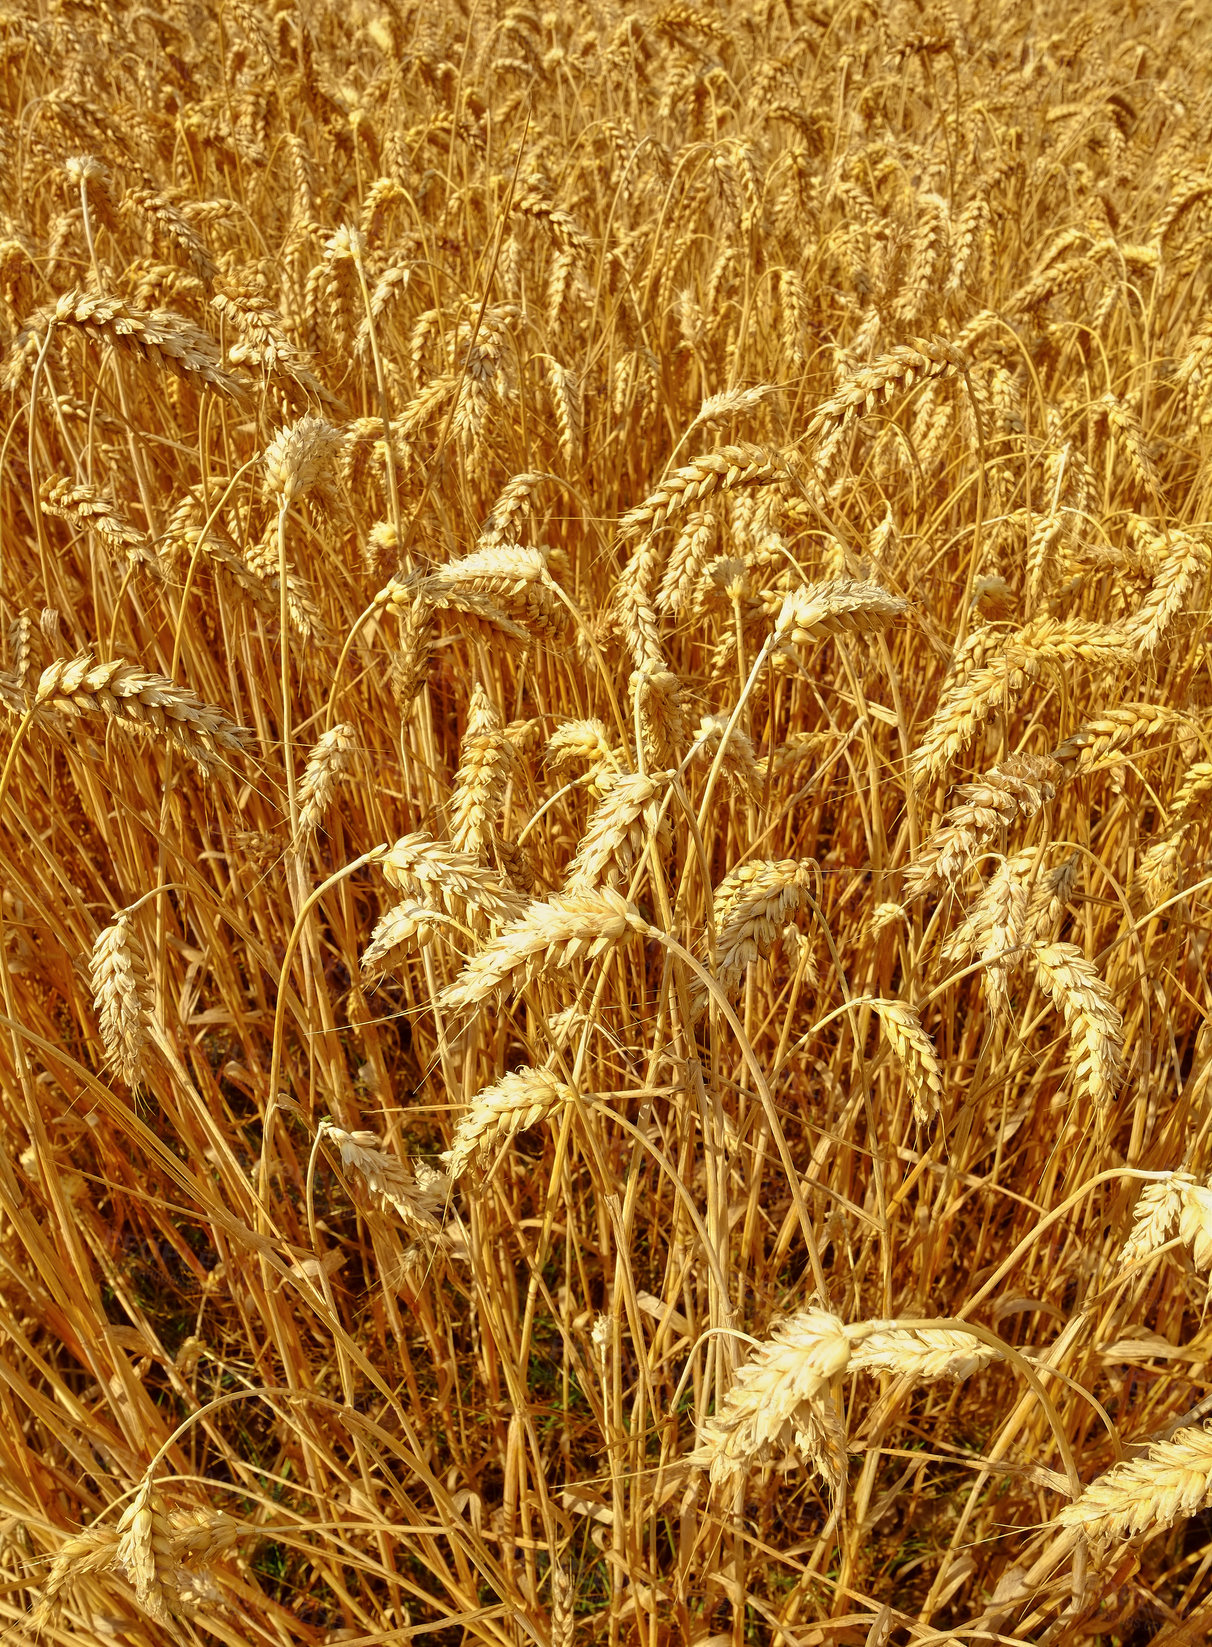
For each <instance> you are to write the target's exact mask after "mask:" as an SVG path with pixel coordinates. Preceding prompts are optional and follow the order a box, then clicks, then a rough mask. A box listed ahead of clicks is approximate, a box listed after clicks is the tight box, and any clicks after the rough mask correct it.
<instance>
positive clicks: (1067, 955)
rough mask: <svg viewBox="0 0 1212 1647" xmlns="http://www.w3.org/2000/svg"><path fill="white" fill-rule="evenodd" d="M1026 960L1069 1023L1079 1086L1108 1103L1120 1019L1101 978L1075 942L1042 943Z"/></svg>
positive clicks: (1115, 1076)
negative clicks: (1043, 944)
mask: <svg viewBox="0 0 1212 1647" xmlns="http://www.w3.org/2000/svg"><path fill="white" fill-rule="evenodd" d="M1030 959H1031V962H1032V964H1033V965H1034V967H1035V970H1036V974H1037V976H1038V978H1039V981H1040V983H1041V984H1042V985H1043V987H1044V989H1045V990H1046V992H1047V993H1048V995H1049V996H1050V997H1051V1000H1052V1003H1053V1005H1054V1006H1055V1007H1056V1009H1057V1011H1058V1012H1059V1013H1061V1015H1062V1016H1063V1018H1064V1020H1065V1023H1066V1025H1067V1027H1068V1030H1069V1036H1070V1040H1071V1041H1072V1044H1073V1052H1074V1059H1075V1062H1074V1074H1075V1076H1076V1078H1077V1082H1078V1085H1079V1087H1080V1088H1081V1090H1082V1091H1083V1092H1084V1093H1085V1094H1086V1096H1087V1097H1089V1098H1090V1099H1091V1100H1092V1101H1093V1102H1094V1103H1096V1104H1109V1103H1110V1102H1111V1099H1112V1098H1113V1097H1114V1096H1115V1089H1116V1087H1117V1086H1118V1084H1119V1080H1120V1074H1121V1069H1120V1054H1121V1048H1122V1037H1123V1019H1122V1017H1121V1016H1120V1014H1119V1012H1118V1011H1117V1009H1116V1007H1115V1003H1114V1002H1113V1001H1112V999H1111V992H1110V990H1109V989H1108V988H1107V985H1106V982H1105V981H1104V980H1103V979H1102V978H1101V977H1100V976H1099V974H1098V972H1097V970H1096V969H1095V967H1094V965H1093V963H1092V962H1091V961H1088V960H1087V959H1086V957H1085V956H1084V955H1083V954H1082V952H1081V950H1080V949H1078V948H1077V946H1076V944H1047V945H1045V946H1043V947H1042V948H1039V949H1033V950H1031V952H1030Z"/></svg>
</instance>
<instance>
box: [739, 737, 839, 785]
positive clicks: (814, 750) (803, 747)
mask: <svg viewBox="0 0 1212 1647" xmlns="http://www.w3.org/2000/svg"><path fill="white" fill-rule="evenodd" d="M831 741H832V740H831V737H830V734H828V733H820V732H792V733H789V734H788V737H787V741H786V743H781V744H779V746H778V748H777V749H772V750H771V752H770V754H769V755H759V756H758V761H757V767H758V775H759V777H760V778H761V779H762V781H763V783H764V782H765V780H766V774H767V772H770V773H772V774H773V775H774V777H776V778H782V777H785V776H786V775H787V773H788V772H794V771H795V769H796V767H798V766H803V765H804V763H805V762H806V761H810V760H813V759H815V758H816V756H818V755H819V754H821V752H822V751H823V750H824V749H827V748H828V747H829V744H830V742H831Z"/></svg>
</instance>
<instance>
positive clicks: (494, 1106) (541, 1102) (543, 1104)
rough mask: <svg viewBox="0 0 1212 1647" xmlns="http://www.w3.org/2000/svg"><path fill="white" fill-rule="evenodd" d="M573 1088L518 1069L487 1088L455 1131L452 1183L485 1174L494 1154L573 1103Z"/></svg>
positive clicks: (545, 1074)
mask: <svg viewBox="0 0 1212 1647" xmlns="http://www.w3.org/2000/svg"><path fill="white" fill-rule="evenodd" d="M572 1097H573V1094H572V1088H571V1087H569V1086H566V1085H565V1083H564V1082H563V1081H559V1080H557V1079H556V1077H555V1076H554V1075H552V1074H551V1072H550V1071H549V1070H545V1069H518V1070H514V1071H513V1072H512V1073H511V1074H509V1075H506V1076H503V1077H502V1079H501V1080H499V1081H498V1082H496V1084H495V1085H494V1086H490V1087H485V1088H484V1090H483V1091H482V1092H478V1093H477V1094H476V1096H475V1097H474V1098H473V1099H472V1101H471V1107H470V1109H469V1110H468V1111H467V1114H466V1115H464V1116H462V1117H460V1120H459V1124H458V1126H457V1127H456V1128H455V1135H454V1143H453V1145H452V1146H451V1151H450V1157H449V1162H448V1166H447V1170H448V1172H449V1174H450V1177H451V1180H452V1181H453V1180H454V1179H456V1178H461V1177H462V1176H463V1174H464V1173H465V1172H467V1171H469V1170H478V1171H484V1170H485V1169H486V1168H487V1166H488V1164H489V1160H490V1158H491V1156H492V1155H493V1153H494V1151H495V1150H496V1149H497V1148H498V1147H499V1146H501V1145H503V1144H506V1143H508V1141H509V1140H510V1139H511V1138H512V1137H513V1136H514V1135H515V1134H516V1133H519V1132H524V1131H525V1130H526V1128H527V1127H533V1126H535V1125H536V1123H537V1122H539V1121H541V1120H543V1119H544V1118H545V1117H546V1116H548V1115H553V1114H554V1113H555V1112H556V1111H557V1110H559V1109H561V1108H562V1107H563V1105H565V1104H568V1103H571V1102H572Z"/></svg>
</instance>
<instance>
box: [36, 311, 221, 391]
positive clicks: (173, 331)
mask: <svg viewBox="0 0 1212 1647" xmlns="http://www.w3.org/2000/svg"><path fill="white" fill-rule="evenodd" d="M65 328H66V329H67V330H69V331H70V330H76V331H79V332H80V333H82V334H83V335H84V336H85V337H86V338H88V340H89V341H90V342H92V343H95V344H112V345H113V347H114V348H115V349H119V350H122V351H124V352H126V353H128V354H131V355H134V356H136V357H137V358H140V359H143V360H146V361H149V362H150V363H151V364H153V365H157V366H163V367H165V368H167V369H168V370H169V371H172V372H175V373H176V374H177V375H178V376H179V377H183V378H185V379H187V380H189V379H193V380H196V381H197V382H198V383H199V384H203V383H204V384H206V386H207V387H208V388H211V389H215V390H218V391H219V393H221V394H226V395H231V396H233V397H237V398H241V397H243V396H244V394H245V392H246V391H245V387H244V384H243V383H242V382H241V381H240V380H239V378H237V377H235V376H233V374H232V373H231V372H226V371H224V370H223V368H222V366H221V365H220V364H219V351H218V347H217V346H216V344H215V341H214V339H213V338H212V337H211V336H210V334H209V333H208V332H202V331H199V330H198V328H197V327H196V326H195V325H193V324H192V322H190V321H188V320H186V319H185V317H184V316H183V315H179V314H174V313H173V312H172V311H171V310H169V309H146V310H144V309H135V308H133V307H132V306H131V305H130V304H129V303H126V302H125V301H124V300H123V299H122V298H120V297H115V296H113V295H112V294H109V293H105V292H82V291H80V290H78V289H77V290H74V291H70V292H64V294H63V295H62V297H59V298H57V299H56V300H55V302H54V303H53V304H49V305H48V306H47V307H45V308H42V309H37V310H35V311H34V313H33V314H31V315H30V316H29V317H28V318H27V319H26V321H25V322H24V324H23V326H22V329H21V331H20V333H19V334H18V336H17V339H16V341H15V342H14V344H13V347H12V351H11V353H10V355H9V359H8V362H7V364H6V366H5V371H4V382H5V384H6V386H7V387H8V388H10V389H17V388H19V387H20V386H21V383H22V382H23V380H24V378H25V375H26V372H27V371H28V370H29V369H30V368H31V367H32V366H33V363H34V361H35V360H36V359H37V358H38V356H39V354H40V353H41V352H42V348H43V345H44V344H45V342H46V340H47V336H48V334H50V333H53V332H58V331H61V330H63V329H65Z"/></svg>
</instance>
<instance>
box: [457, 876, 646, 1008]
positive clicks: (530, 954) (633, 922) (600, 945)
mask: <svg viewBox="0 0 1212 1647" xmlns="http://www.w3.org/2000/svg"><path fill="white" fill-rule="evenodd" d="M647 931H648V923H647V921H645V919H644V917H643V916H642V915H641V914H640V912H639V910H638V909H636V908H635V906H634V905H633V904H629V903H628V902H627V900H626V899H625V898H623V897H622V896H621V895H620V894H619V893H617V892H615V891H613V890H612V889H611V888H609V887H606V888H603V889H602V890H601V891H588V890H578V891H575V892H565V893H556V894H555V895H554V896H553V897H552V898H550V899H549V900H548V901H547V902H545V903H539V902H536V903H532V904H531V905H530V906H529V908H528V909H527V910H526V911H525V913H524V914H523V915H522V916H521V917H520V918H519V919H518V920H516V921H515V922H514V923H513V925H512V926H508V927H506V928H505V930H504V931H503V932H502V933H501V934H500V936H499V937H496V938H493V939H491V940H490V941H489V942H488V943H487V944H485V946H484V948H483V949H482V950H481V951H480V952H479V954H478V955H473V956H472V958H471V960H470V961H469V962H468V963H467V965H466V966H465V967H464V968H463V970H462V972H461V973H460V974H459V976H458V977H457V978H456V979H455V981H454V982H453V983H452V984H450V985H448V986H447V988H446V989H444V990H443V991H442V994H441V995H440V997H439V1005H441V1006H442V1007H443V1008H444V1009H446V1010H451V1011H458V1010H461V1009H464V1008H467V1007H473V1006H476V1005H478V1004H479V1002H481V1001H486V1000H488V999H489V998H490V997H491V996H493V995H495V994H497V993H498V992H503V991H511V992H516V991H517V990H519V989H524V988H525V987H526V985H527V984H529V983H531V982H533V981H534V980H536V979H538V978H542V977H544V976H546V975H547V974H549V973H551V972H553V971H557V970H562V969H563V968H565V967H567V966H568V965H569V964H570V963H571V962H572V961H576V960H594V959H596V958H597V957H598V956H599V955H603V954H606V953H607V952H608V951H610V950H611V949H613V948H614V946H615V945H616V944H620V943H622V941H623V940H624V939H625V938H626V936H627V934H628V933H629V932H642V933H647Z"/></svg>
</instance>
